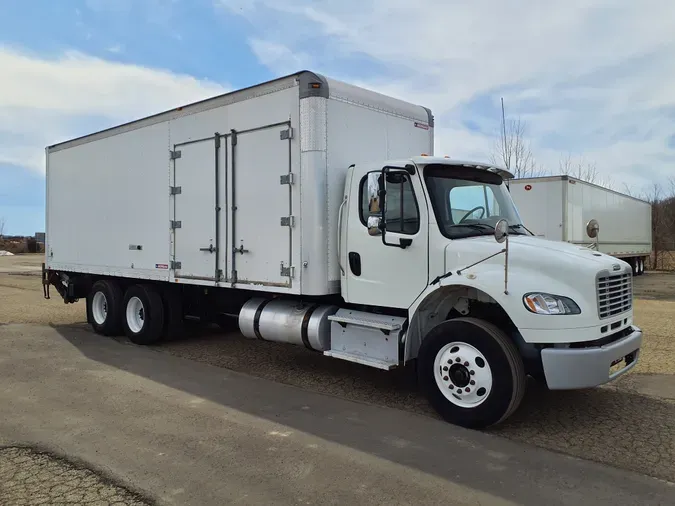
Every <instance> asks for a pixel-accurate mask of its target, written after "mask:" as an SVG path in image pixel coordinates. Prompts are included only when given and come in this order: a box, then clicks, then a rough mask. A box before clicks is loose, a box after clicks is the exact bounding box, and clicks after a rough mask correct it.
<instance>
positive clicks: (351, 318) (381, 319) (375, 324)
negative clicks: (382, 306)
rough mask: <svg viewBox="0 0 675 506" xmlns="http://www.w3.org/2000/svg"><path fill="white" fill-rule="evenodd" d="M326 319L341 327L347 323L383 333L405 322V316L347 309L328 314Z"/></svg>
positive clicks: (400, 326) (395, 328)
mask: <svg viewBox="0 0 675 506" xmlns="http://www.w3.org/2000/svg"><path fill="white" fill-rule="evenodd" d="M343 311H344V312H343ZM328 319H329V320H330V321H332V322H336V323H338V324H339V325H340V326H341V327H343V328H344V327H346V326H347V325H354V326H355V327H365V328H369V329H378V330H381V331H382V332H384V333H390V332H393V331H395V330H400V329H401V328H402V326H403V322H405V318H401V317H397V316H388V315H379V314H373V313H365V312H363V311H352V310H349V309H341V310H340V311H338V312H337V313H336V314H334V315H332V316H329V317H328Z"/></svg>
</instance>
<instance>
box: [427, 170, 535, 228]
mask: <svg viewBox="0 0 675 506" xmlns="http://www.w3.org/2000/svg"><path fill="white" fill-rule="evenodd" d="M424 180H425V183H426V186H427V189H428V190H429V195H430V197H431V205H432V207H433V210H434V214H435V216H436V221H437V223H438V226H439V228H440V230H441V233H442V234H443V235H444V236H446V237H448V238H450V239H461V238H463V237H471V236H476V235H491V234H493V233H494V227H495V225H496V224H497V222H498V221H499V220H500V219H502V218H503V219H506V220H507V221H508V223H509V233H510V234H525V235H530V234H529V233H528V232H527V230H526V229H525V227H524V226H523V225H522V220H521V219H520V216H519V215H518V211H517V210H516V206H515V205H514V204H513V201H512V200H511V194H510V193H509V191H508V189H507V188H506V185H505V184H504V182H503V180H502V178H501V176H499V175H498V174H494V173H492V172H488V171H486V170H483V169H475V168H471V167H458V166H455V167H453V166H448V165H429V166H427V167H426V168H425V170H424Z"/></svg>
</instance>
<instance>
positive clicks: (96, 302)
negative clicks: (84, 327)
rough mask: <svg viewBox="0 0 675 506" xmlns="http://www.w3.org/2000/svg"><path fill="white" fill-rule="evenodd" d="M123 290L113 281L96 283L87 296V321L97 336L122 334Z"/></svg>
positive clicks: (102, 280)
mask: <svg viewBox="0 0 675 506" xmlns="http://www.w3.org/2000/svg"><path fill="white" fill-rule="evenodd" d="M122 307H123V301H122V289H121V288H120V286H119V285H118V284H117V283H116V282H115V281H112V280H107V279H100V280H98V281H96V283H94V284H93V285H92V287H91V290H89V294H88V295H87V319H88V321H89V323H90V324H91V327H92V329H93V330H94V332H96V333H97V334H101V335H104V336H117V335H119V334H121V333H122Z"/></svg>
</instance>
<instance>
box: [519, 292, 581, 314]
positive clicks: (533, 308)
mask: <svg viewBox="0 0 675 506" xmlns="http://www.w3.org/2000/svg"><path fill="white" fill-rule="evenodd" d="M523 304H525V307H526V308H527V309H528V311H530V312H531V313H536V314H580V313H581V309H579V306H577V303H576V302H574V301H573V300H572V299H569V298H567V297H562V296H560V295H551V294H549V293H528V294H526V295H525V296H524V297H523Z"/></svg>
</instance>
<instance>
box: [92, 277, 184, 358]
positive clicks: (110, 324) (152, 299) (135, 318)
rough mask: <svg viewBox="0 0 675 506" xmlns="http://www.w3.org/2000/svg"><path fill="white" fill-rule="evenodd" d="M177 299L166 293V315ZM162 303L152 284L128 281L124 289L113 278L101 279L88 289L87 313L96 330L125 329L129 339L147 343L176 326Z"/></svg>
mask: <svg viewBox="0 0 675 506" xmlns="http://www.w3.org/2000/svg"><path fill="white" fill-rule="evenodd" d="M170 295H173V294H170ZM179 302H180V300H178V302H176V297H172V296H168V295H167V302H166V304H167V308H168V310H169V315H168V316H170V315H171V313H173V312H174V311H172V310H173V309H175V308H176V307H178V308H179ZM164 306H165V301H164V300H163V299H162V296H161V294H160V292H159V290H158V289H157V288H155V287H154V286H153V285H151V284H139V285H131V286H129V287H128V288H127V289H126V291H125V292H124V293H123V292H122V288H121V287H120V284H119V283H118V282H116V281H115V280H109V279H102V280H99V281H97V282H96V283H94V284H93V286H92V287H91V290H90V291H89V295H88V297H87V316H88V320H89V322H90V323H91V326H92V328H93V329H94V332H96V333H97V334H101V335H105V336H116V335H120V334H122V333H124V334H125V335H126V336H127V337H128V338H129V340H130V341H131V342H132V343H134V344H139V345H147V344H153V343H156V342H158V341H160V340H161V339H162V337H164V335H166V334H171V332H169V330H170V329H172V328H173V327H175V325H173V324H175V322H174V320H175V318H167V319H165V314H166V313H167V312H166V311H165V309H164ZM179 309H180V308H179ZM176 312H177V311H176ZM165 320H166V321H165Z"/></svg>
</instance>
